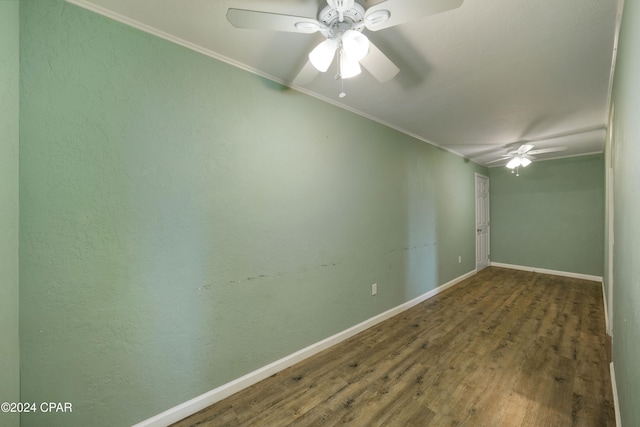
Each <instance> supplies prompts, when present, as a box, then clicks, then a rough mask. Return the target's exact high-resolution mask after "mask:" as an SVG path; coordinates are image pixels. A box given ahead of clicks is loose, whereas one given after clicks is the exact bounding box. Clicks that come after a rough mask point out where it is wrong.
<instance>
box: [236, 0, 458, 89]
mask: <svg viewBox="0 0 640 427" xmlns="http://www.w3.org/2000/svg"><path fill="white" fill-rule="evenodd" d="M463 1H464V0H385V1H382V2H375V1H374V2H368V3H375V4H373V5H372V6H370V7H365V6H366V3H365V2H361V1H360V0H358V1H356V0H326V2H327V5H326V6H324V7H322V8H320V10H319V11H318V14H317V18H315V19H314V18H306V17H299V16H293V15H283V14H278V13H271V12H262V11H256V10H247V9H234V8H230V9H229V10H228V11H227V20H228V21H229V22H230V23H231V24H232V25H233V26H234V27H236V28H250V29H258V30H272V31H286V32H295V33H308V34H311V33H315V32H320V33H321V34H322V35H323V36H324V37H326V40H324V41H322V42H321V43H320V44H318V45H317V46H316V47H315V48H314V49H313V50H312V51H311V52H310V53H309V61H308V62H307V64H306V65H305V66H304V67H303V68H302V70H301V71H300V73H299V74H298V76H297V77H296V78H295V80H294V83H296V84H299V85H304V84H307V83H309V82H311V80H313V78H315V77H316V75H317V73H318V72H325V71H327V70H328V69H329V67H330V66H331V63H332V62H333V59H334V58H335V56H336V53H337V56H338V75H337V77H339V78H341V79H346V78H349V77H354V76H356V75H358V74H360V72H361V68H360V65H362V66H363V67H364V68H366V69H367V70H368V71H369V72H370V73H371V74H372V75H373V76H374V77H375V78H376V79H377V80H378V81H379V82H385V81H388V80H391V79H392V78H393V77H395V75H396V74H398V72H399V71H400V70H399V68H398V67H397V66H396V65H395V64H394V63H393V62H392V61H391V60H390V59H389V58H387V56H386V55H385V54H384V53H382V51H380V49H378V48H377V47H376V46H375V45H374V44H373V43H371V41H370V40H369V39H368V38H367V36H365V35H364V34H363V33H362V32H363V31H364V30H365V29H367V30H369V31H379V30H383V29H385V28H389V27H393V26H395V25H399V24H402V23H404V22H407V21H410V20H414V19H420V18H422V17H425V16H429V15H435V14H437V13H440V12H444V11H447V10H451V9H455V8H458V7H460V6H461V5H462V2H463Z"/></svg>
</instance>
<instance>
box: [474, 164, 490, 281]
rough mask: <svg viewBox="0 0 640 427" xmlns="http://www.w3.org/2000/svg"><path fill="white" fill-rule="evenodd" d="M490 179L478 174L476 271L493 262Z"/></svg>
mask: <svg viewBox="0 0 640 427" xmlns="http://www.w3.org/2000/svg"><path fill="white" fill-rule="evenodd" d="M489 212H490V211H489V177H487V176H484V175H481V174H479V173H476V270H477V271H480V270H482V269H483V268H486V267H488V266H489V263H490V262H491V251H490V246H491V229H490V221H489Z"/></svg>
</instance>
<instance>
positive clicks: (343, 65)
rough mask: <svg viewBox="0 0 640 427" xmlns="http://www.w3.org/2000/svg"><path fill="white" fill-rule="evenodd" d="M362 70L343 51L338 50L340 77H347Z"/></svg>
mask: <svg viewBox="0 0 640 427" xmlns="http://www.w3.org/2000/svg"><path fill="white" fill-rule="evenodd" d="M361 72H362V69H361V68H360V64H359V63H358V61H356V60H355V59H353V58H351V57H350V56H349V55H345V52H340V78H343V79H348V78H351V77H355V76H357V75H358V74H360V73H361Z"/></svg>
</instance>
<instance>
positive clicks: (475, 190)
mask: <svg viewBox="0 0 640 427" xmlns="http://www.w3.org/2000/svg"><path fill="white" fill-rule="evenodd" d="M478 179H483V180H486V181H487V186H488V187H489V193H491V181H490V180H489V177H488V176H486V175H483V174H481V173H478V172H476V173H475V175H474V181H473V197H474V198H475V205H476V212H475V215H474V224H473V229H474V230H475V235H476V239H475V243H476V247H475V268H476V271H479V270H481V269H482V268H486V267H488V266H490V265H491V204H490V200H491V198H490V197H487V247H486V250H487V265H486V266H483V267H482V268H480V269H479V268H478V228H477V227H478Z"/></svg>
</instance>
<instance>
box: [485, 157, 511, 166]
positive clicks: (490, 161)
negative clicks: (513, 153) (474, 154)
mask: <svg viewBox="0 0 640 427" xmlns="http://www.w3.org/2000/svg"><path fill="white" fill-rule="evenodd" d="M509 158H510V157H502V158H500V159H494V160H489V161H488V162H484V164H485V165H488V164H490V163H497V162H501V161H503V160H509Z"/></svg>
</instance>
